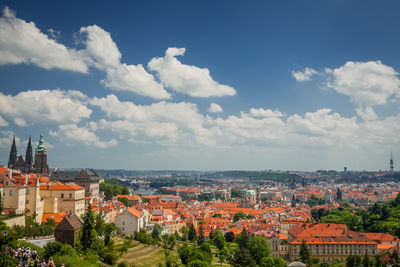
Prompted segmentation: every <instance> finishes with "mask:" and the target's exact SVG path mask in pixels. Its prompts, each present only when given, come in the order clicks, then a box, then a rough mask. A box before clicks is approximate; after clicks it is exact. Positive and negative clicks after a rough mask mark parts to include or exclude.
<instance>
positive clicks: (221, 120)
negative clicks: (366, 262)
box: [0, 0, 400, 170]
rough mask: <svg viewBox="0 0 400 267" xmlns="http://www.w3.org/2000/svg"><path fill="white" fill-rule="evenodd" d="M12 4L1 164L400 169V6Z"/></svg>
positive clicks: (2, 37)
mask: <svg viewBox="0 0 400 267" xmlns="http://www.w3.org/2000/svg"><path fill="white" fill-rule="evenodd" d="M2 3H3V4H2V6H0V8H1V17H0V81H1V82H0V149H1V150H0V151H1V153H0V164H7V161H8V155H9V149H10V145H11V139H12V136H13V135H14V134H15V135H16V137H17V146H18V152H19V153H23V154H24V153H25V149H26V144H27V139H28V138H29V135H32V138H33V139H34V141H37V140H38V137H39V135H40V131H41V130H42V129H43V132H44V136H45V140H46V142H47V146H48V157H49V164H50V167H94V168H125V169H185V170H187V169H191V170H225V169H253V170H261V169H273V170H278V169H280V170H316V169H337V170H341V169H342V168H343V167H344V166H347V167H348V168H349V169H350V170H364V169H365V170H380V169H382V170H386V169H388V167H389V166H388V165H389V164H388V162H389V156H390V151H391V150H393V154H394V159H395V164H396V166H395V167H398V166H399V165H400V104H399V101H400V76H399V72H400V52H399V51H400V16H399V15H398V14H399V12H400V2H399V1H384V3H383V2H382V1H365V0H363V1H361V0H360V1H348V0H339V1H319V0H318V1H317V0H315V1H224V0H223V1H164V0H159V1H120V2H118V1H96V4H95V5H93V2H90V3H89V2H87V3H85V1H84V2H82V1H40V4H38V3H37V2H36V1H2ZM396 169H398V168H396Z"/></svg>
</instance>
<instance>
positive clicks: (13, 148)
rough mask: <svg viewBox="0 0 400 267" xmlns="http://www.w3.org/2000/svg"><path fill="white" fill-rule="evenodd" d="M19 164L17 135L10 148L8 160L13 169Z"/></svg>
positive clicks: (9, 166)
mask: <svg viewBox="0 0 400 267" xmlns="http://www.w3.org/2000/svg"><path fill="white" fill-rule="evenodd" d="M16 164H17V146H16V145H15V135H14V139H13V143H12V145H11V150H10V158H9V160H8V168H10V169H13V168H15V166H16Z"/></svg>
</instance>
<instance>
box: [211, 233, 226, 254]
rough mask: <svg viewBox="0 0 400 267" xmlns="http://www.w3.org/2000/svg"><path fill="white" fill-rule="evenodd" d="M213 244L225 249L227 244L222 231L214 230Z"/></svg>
mask: <svg viewBox="0 0 400 267" xmlns="http://www.w3.org/2000/svg"><path fill="white" fill-rule="evenodd" d="M213 244H214V245H215V246H216V247H217V248H218V249H219V250H221V249H223V248H224V246H225V237H224V235H223V234H222V233H221V232H220V231H215V232H214V238H213Z"/></svg>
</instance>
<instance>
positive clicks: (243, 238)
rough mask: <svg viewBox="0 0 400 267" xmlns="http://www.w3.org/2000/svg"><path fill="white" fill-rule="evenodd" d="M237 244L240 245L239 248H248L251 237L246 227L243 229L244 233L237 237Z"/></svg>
mask: <svg viewBox="0 0 400 267" xmlns="http://www.w3.org/2000/svg"><path fill="white" fill-rule="evenodd" d="M236 243H237V244H238V245H239V248H248V246H249V235H248V234H247V231H246V227H243V230H242V232H241V233H240V234H239V235H238V236H237V237H236Z"/></svg>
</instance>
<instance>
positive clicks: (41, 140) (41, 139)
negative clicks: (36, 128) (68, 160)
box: [35, 131, 47, 152]
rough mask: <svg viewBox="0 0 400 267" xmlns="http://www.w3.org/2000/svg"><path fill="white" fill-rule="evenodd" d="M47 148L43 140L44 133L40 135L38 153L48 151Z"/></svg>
mask: <svg viewBox="0 0 400 267" xmlns="http://www.w3.org/2000/svg"><path fill="white" fill-rule="evenodd" d="M46 150H47V149H46V147H45V146H44V140H43V131H42V132H41V133H40V138H39V144H38V145H37V146H36V150H35V151H36V152H37V151H46Z"/></svg>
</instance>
